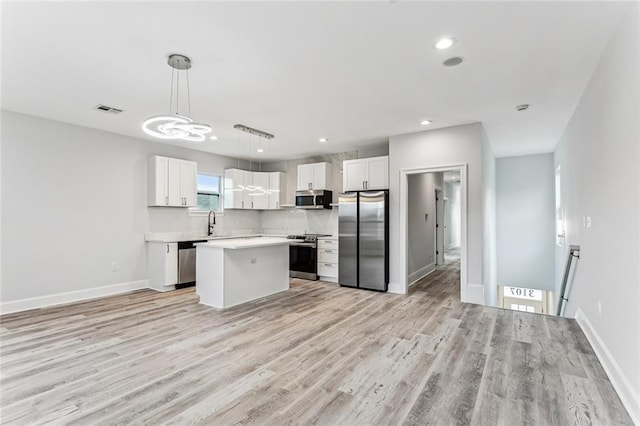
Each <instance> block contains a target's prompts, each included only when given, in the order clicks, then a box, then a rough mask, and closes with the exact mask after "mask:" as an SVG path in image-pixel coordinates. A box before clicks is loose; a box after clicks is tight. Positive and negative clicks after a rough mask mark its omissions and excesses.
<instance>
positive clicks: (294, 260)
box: [287, 234, 329, 281]
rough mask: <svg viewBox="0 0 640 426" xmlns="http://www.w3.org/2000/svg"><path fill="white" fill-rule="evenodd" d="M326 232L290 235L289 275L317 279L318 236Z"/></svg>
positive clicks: (322, 235) (323, 235)
mask: <svg viewBox="0 0 640 426" xmlns="http://www.w3.org/2000/svg"><path fill="white" fill-rule="evenodd" d="M328 236H329V235H325V234H304V235H288V236H287V238H288V239H289V240H291V242H290V243H289V276H290V277H294V278H304V279H306V280H313V281H316V280H317V279H318V237H328Z"/></svg>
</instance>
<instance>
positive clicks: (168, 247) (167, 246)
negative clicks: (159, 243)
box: [167, 244, 169, 253]
mask: <svg viewBox="0 0 640 426" xmlns="http://www.w3.org/2000/svg"><path fill="white" fill-rule="evenodd" d="M167 253H169V244H167Z"/></svg>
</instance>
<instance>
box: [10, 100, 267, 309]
mask: <svg viewBox="0 0 640 426" xmlns="http://www.w3.org/2000/svg"><path fill="white" fill-rule="evenodd" d="M1 117H2V222H1V223H2V273H1V276H2V285H1V290H2V293H1V295H0V300H1V301H2V302H8V301H15V300H20V299H26V298H32V297H38V296H45V295H52V294H58V293H63V292H70V291H77V290H86V289H91V288H95V287H100V286H105V285H111V284H121V283H128V282H133V281H138V280H143V279H146V278H147V268H146V248H145V242H144V234H145V233H146V232H167V231H200V230H201V231H202V233H203V234H204V233H205V232H206V217H201V216H189V214H188V212H187V209H183V208H166V207H152V208H149V207H147V205H146V203H147V159H148V157H149V156H151V155H154V154H159V155H167V156H171V157H176V158H183V159H186V160H193V161H197V162H198V168H199V170H200V171H205V172H210V173H217V174H222V173H223V170H224V169H225V168H227V167H236V166H237V165H238V161H237V160H236V159H232V158H229V157H222V156H218V155H214V154H208V153H204V152H200V151H193V150H188V149H182V148H179V147H176V146H172V145H166V144H161V143H156V142H151V141H145V140H141V139H135V138H131V137H125V136H121V135H117V134H113V133H107V132H103V131H99V130H93V129H89V128H85V127H79V126H74V125H70V124H65V123H61V122H57V121H51V120H45V119H41V118H37V117H32V116H28V115H22V114H16V113H12V112H7V111H2V116H1ZM240 166H241V167H247V166H248V164H245V162H240ZM259 228H260V216H259V213H258V212H246V211H226V212H225V215H224V217H220V218H219V222H218V227H217V229H218V230H219V232H221V231H222V230H233V229H250V230H255V229H259ZM112 262H117V263H118V264H119V270H118V271H116V272H112V271H111V264H112Z"/></svg>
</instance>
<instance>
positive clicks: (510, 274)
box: [496, 153, 555, 290]
mask: <svg viewBox="0 0 640 426" xmlns="http://www.w3.org/2000/svg"><path fill="white" fill-rule="evenodd" d="M496 177H497V181H496V195H497V203H496V204H497V248H498V285H502V286H505V285H508V286H516V287H528V288H537V289H540V290H553V289H554V281H553V273H554V272H553V271H554V251H555V249H554V246H555V189H554V169H553V154H551V153H550V154H541V155H527V156H522V157H506V158H498V159H497V161H496Z"/></svg>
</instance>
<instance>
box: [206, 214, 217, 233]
mask: <svg viewBox="0 0 640 426" xmlns="http://www.w3.org/2000/svg"><path fill="white" fill-rule="evenodd" d="M211 219H213V220H211ZM215 224H216V212H214V211H213V210H211V211H209V228H208V229H209V230H208V231H207V235H208V236H211V235H213V227H214V226H215Z"/></svg>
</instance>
